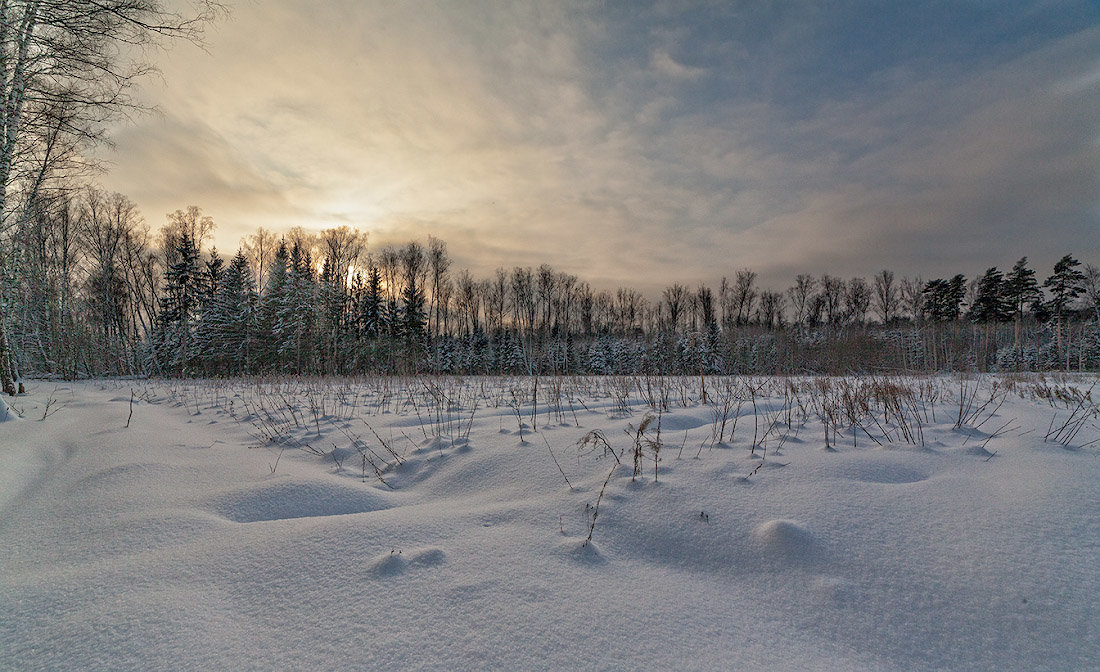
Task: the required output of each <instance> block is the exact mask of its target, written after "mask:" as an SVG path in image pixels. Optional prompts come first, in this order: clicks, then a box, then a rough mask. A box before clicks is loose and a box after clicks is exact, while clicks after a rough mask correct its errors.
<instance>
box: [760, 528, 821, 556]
mask: <svg viewBox="0 0 1100 672" xmlns="http://www.w3.org/2000/svg"><path fill="white" fill-rule="evenodd" d="M752 536H753V539H755V540H756V543H757V544H759V546H760V547H761V548H762V549H763V550H764V552H765V553H766V554H767V555H768V556H770V557H771V558H773V559H777V560H784V561H787V562H804V561H808V560H812V559H813V558H814V557H816V556H817V555H818V547H817V541H816V540H815V539H814V535H813V533H811V532H810V531H809V530H808V529H806V527H805V526H803V525H802V524H801V523H798V522H796V521H793V520H782V519H777V520H769V521H767V522H765V523H761V524H760V525H758V526H757V527H756V529H755V530H753V532H752Z"/></svg>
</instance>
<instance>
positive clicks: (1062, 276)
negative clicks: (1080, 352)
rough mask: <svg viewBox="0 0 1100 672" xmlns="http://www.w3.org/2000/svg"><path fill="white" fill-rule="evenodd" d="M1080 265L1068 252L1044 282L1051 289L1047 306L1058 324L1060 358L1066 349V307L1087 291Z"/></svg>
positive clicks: (1056, 327)
mask: <svg viewBox="0 0 1100 672" xmlns="http://www.w3.org/2000/svg"><path fill="white" fill-rule="evenodd" d="M1080 265H1081V262H1079V261H1077V260H1076V259H1074V258H1073V257H1072V256H1070V255H1068V254H1067V255H1066V256H1064V257H1062V258H1061V259H1060V260H1059V261H1058V263H1056V264H1054V275H1052V276H1050V277H1049V278H1047V279H1046V281H1045V282H1043V287H1046V288H1047V289H1049V290H1050V301H1049V302H1048V303H1047V307H1048V309H1049V310H1050V312H1051V315H1052V316H1053V317H1054V321H1055V325H1056V326H1055V329H1056V330H1057V343H1058V355H1059V357H1058V358H1059V360H1061V358H1062V357H1061V355H1062V353H1063V352H1064V350H1065V349H1064V348H1063V347H1062V345H1063V344H1062V332H1063V325H1064V323H1065V313H1066V309H1068V308H1069V304H1070V302H1071V301H1073V300H1074V299H1076V298H1077V297H1078V296H1080V295H1081V294H1082V292H1084V291H1085V274H1084V273H1082V272H1081V271H1079V270H1077V267H1078V266H1080ZM1068 366H1069V363H1068V361H1067V362H1066V367H1067V368H1068Z"/></svg>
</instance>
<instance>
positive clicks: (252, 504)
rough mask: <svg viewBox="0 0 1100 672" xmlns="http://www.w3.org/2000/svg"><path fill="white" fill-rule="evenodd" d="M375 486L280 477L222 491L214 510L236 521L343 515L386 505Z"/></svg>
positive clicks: (364, 511) (386, 507)
mask: <svg viewBox="0 0 1100 672" xmlns="http://www.w3.org/2000/svg"><path fill="white" fill-rule="evenodd" d="M390 506H391V505H390V503H389V502H387V501H386V499H385V497H384V496H383V494H382V493H381V492H379V491H378V490H377V489H375V488H373V487H371V486H367V485H363V484H358V483H357V484H349V483H343V482H340V481H338V480H319V479H314V480H306V479H298V478H295V479H293V480H291V479H280V480H275V481H265V482H263V483H260V484H257V485H252V486H249V487H247V488H244V489H241V490H236V491H233V492H230V493H228V494H225V495H223V496H221V497H219V498H217V499H216V500H215V501H214V506H213V508H214V511H215V512H216V513H217V514H219V515H221V516H224V517H225V518H228V519H229V520H232V521H234V522H238V523H256V522H262V521H271V520H287V519H293V518H316V517H321V516H343V515H347V514H351V513H368V512H371V511H380V510H382V509H388V508H390Z"/></svg>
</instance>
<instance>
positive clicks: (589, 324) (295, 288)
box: [3, 188, 1100, 377]
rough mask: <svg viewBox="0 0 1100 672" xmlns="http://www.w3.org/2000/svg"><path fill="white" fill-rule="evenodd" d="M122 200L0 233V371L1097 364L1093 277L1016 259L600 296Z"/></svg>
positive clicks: (420, 247) (438, 243) (432, 253)
mask: <svg viewBox="0 0 1100 672" xmlns="http://www.w3.org/2000/svg"><path fill="white" fill-rule="evenodd" d="M213 232H214V222H213V221H212V219H211V218H210V217H207V216H204V215H203V213H202V211H201V210H200V209H199V208H197V207H190V208H187V209H185V210H179V211H176V212H174V213H171V214H170V215H169V216H168V219H167V223H166V224H165V225H164V226H163V227H162V228H161V230H160V231H158V232H153V231H152V230H151V229H150V228H149V226H148V225H147V224H146V223H145V222H144V221H143V218H142V217H141V215H140V213H139V212H138V210H137V208H136V206H135V205H134V203H133V202H131V201H130V200H129V199H128V198H126V197H125V196H123V195H121V194H117V193H116V194H112V193H106V192H103V191H100V190H97V189H94V188H83V189H79V190H66V191H63V192H60V193H58V194H56V195H53V196H51V197H49V198H39V199H37V200H36V201H35V202H34V203H33V204H32V207H31V208H30V210H29V213H28V216H27V217H25V218H24V220H23V221H21V222H20V223H19V225H18V226H16V227H13V228H12V229H11V231H10V233H9V235H7V236H6V237H5V238H4V241H3V243H4V251H5V253H4V259H5V261H6V263H5V266H4V273H5V274H6V277H5V282H4V283H3V287H4V288H5V289H6V292H5V296H4V300H5V305H6V306H7V307H8V309H7V310H6V311H5V312H6V315H7V316H8V323H7V324H6V325H5V326H6V329H7V333H8V334H10V336H11V339H12V347H11V349H10V351H11V353H12V354H11V360H10V365H11V366H12V367H13V370H14V371H20V372H23V373H25V374H33V375H36V376H43V375H45V376H51V375H52V376H64V377H82V376H95V375H132V374H153V375H170V376H219V375H248V374H285V373H290V374H324V375H328V374H359V373H417V372H423V373H455V374H479V373H487V374H493V373H525V374H531V373H558V374H631V373H662V374H686V373H690V374H698V373H706V374H712V373H713V374H717V373H809V372H819V373H820V372H827V373H848V372H868V371H870V372H874V371H939V370H949V369H950V370H1034V369H1055V368H1056V369H1063V370H1082V369H1096V368H1097V367H1100V328H1098V317H1100V271H1098V269H1097V268H1096V267H1094V266H1092V265H1091V264H1086V265H1082V264H1081V263H1080V262H1079V261H1077V260H1076V259H1074V258H1073V257H1072V256H1070V255H1067V256H1065V257H1063V258H1062V259H1061V260H1060V261H1059V262H1058V263H1057V264H1056V265H1055V266H1054V268H1053V269H1052V271H1051V272H1050V274H1049V275H1047V276H1045V277H1040V276H1037V274H1036V271H1035V270H1033V269H1032V268H1030V267H1029V265H1028V260H1027V258H1026V257H1025V258H1022V259H1020V260H1019V261H1017V262H1016V263H1015V264H1014V265H1013V266H1012V268H1011V269H1009V270H1008V271H1001V270H1000V269H998V268H989V269H988V270H986V271H985V272H984V273H982V274H980V275H978V276H977V277H975V278H973V279H970V280H968V279H967V278H966V277H965V276H964V275H962V274H958V275H955V276H953V277H950V278H933V279H927V280H926V279H923V278H920V277H904V278H896V277H895V275H894V273H892V272H891V271H888V270H883V271H881V272H879V273H877V274H876V275H875V276H874V277H873V278H871V279H869V280H868V279H866V278H861V277H855V278H850V279H847V280H845V279H843V278H840V277H836V276H832V275H823V276H821V277H813V276H810V275H805V274H803V275H799V276H797V277H796V278H795V279H794V281H793V283H792V284H791V286H789V287H787V288H784V289H783V290H782V291H778V290H773V289H768V288H763V287H760V286H759V285H758V284H757V276H756V274H755V273H754V272H753V271H751V270H749V269H741V270H737V271H735V272H733V273H731V274H730V277H728V278H722V280H721V282H720V283H719V285H718V286H717V287H716V288H712V287H709V286H706V285H699V286H695V287H689V286H685V285H683V284H679V283H674V284H671V285H669V286H668V287H667V288H665V289H664V291H663V292H661V293H660V295H659V296H654V297H647V296H644V295H643V294H642V293H640V292H638V291H635V290H634V289H631V288H628V287H620V288H618V289H617V290H615V291H607V290H597V289H594V288H593V287H591V286H590V285H589V284H588V283H587V282H586V281H585V280H584V279H582V278H578V277H577V276H575V275H571V274H568V273H563V272H559V271H557V270H555V269H554V268H552V267H551V266H549V265H542V266H539V267H538V268H526V267H515V268H510V269H505V268H500V269H497V271H496V272H495V273H494V274H493V275H492V276H491V277H488V278H475V277H473V276H471V274H470V273H469V272H468V271H466V270H464V269H455V268H454V265H453V263H452V260H451V257H450V256H449V254H448V251H447V245H446V243H445V242H444V241H442V240H440V239H437V238H429V239H428V240H427V241H426V242H424V243H421V242H415V241H414V242H409V243H407V244H405V245H400V246H386V247H382V248H379V249H371V248H369V247H368V246H367V236H366V234H364V233H361V232H359V231H357V230H354V229H351V228H348V227H340V228H334V229H328V230H324V231H321V232H320V233H311V232H307V231H304V230H302V229H295V230H293V231H290V232H288V233H286V234H285V235H277V234H274V233H271V232H269V231H265V230H263V229H261V230H259V231H256V232H255V233H253V234H251V235H249V236H247V237H246V238H245V239H244V240H243V241H242V245H241V247H240V249H238V250H236V251H235V252H234V253H233V254H232V256H228V257H227V256H223V255H222V254H221V253H220V252H218V251H217V250H216V249H213V248H210V247H209V243H210V241H211V239H212V236H213Z"/></svg>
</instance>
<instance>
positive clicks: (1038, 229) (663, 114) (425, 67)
mask: <svg viewBox="0 0 1100 672" xmlns="http://www.w3.org/2000/svg"><path fill="white" fill-rule="evenodd" d="M228 4H229V6H230V12H229V15H228V17H227V18H223V19H221V20H219V21H218V22H217V23H215V24H214V25H213V26H211V27H210V29H209V30H208V32H207V35H206V40H205V45H204V47H203V48H199V47H196V46H193V45H190V44H176V45H172V46H170V47H168V48H166V49H165V50H164V51H162V52H155V53H153V54H152V56H151V57H152V59H153V62H154V63H155V64H156V65H157V66H158V67H159V69H160V76H159V77H157V78H154V79H150V80H147V81H145V82H143V83H142V85H141V86H140V89H139V90H138V91H137V92H136V93H137V96H138V97H139V99H141V100H142V101H143V102H146V103H149V104H153V105H156V106H157V107H158V108H159V111H158V112H157V113H156V114H152V115H145V116H139V117H137V118H135V119H132V120H130V121H128V122H127V123H125V124H120V125H119V126H118V127H117V128H115V129H114V130H113V133H112V136H113V140H114V148H113V149H112V151H111V152H110V154H108V155H106V158H107V160H108V161H109V163H110V166H109V173H107V174H106V175H105V176H104V177H103V178H102V179H101V182H102V184H103V186H104V187H106V188H108V189H110V190H113V191H119V192H122V193H124V194H126V195H128V196H129V197H130V198H131V199H133V200H134V201H135V202H136V203H137V204H138V206H139V207H140V208H141V210H142V212H143V213H144V216H145V218H146V220H147V221H148V222H149V224H150V225H151V226H153V227H154V228H155V227H159V226H160V225H161V224H163V222H164V221H165V219H164V218H165V215H166V213H168V212H171V211H173V210H176V209H180V208H184V207H186V206H189V205H198V206H200V207H201V208H202V209H203V210H204V212H205V213H206V214H209V215H211V216H213V218H214V220H215V222H216V224H217V236H216V243H217V245H218V247H219V249H220V250H221V251H222V252H223V253H229V254H232V252H233V251H235V250H236V248H237V246H238V245H239V243H240V241H241V238H242V237H243V236H245V235H248V234H250V233H252V232H254V231H255V230H256V229H257V228H258V227H261V226H262V227H264V228H267V229H269V230H274V231H276V232H278V231H285V230H287V229H289V228H290V227H294V226H302V227H304V228H306V229H308V230H316V231H320V230H322V229H326V228H332V227H336V226H344V225H346V226H349V227H353V228H357V229H359V230H361V231H363V232H366V233H367V234H368V250H377V249H378V248H380V247H381V246H383V245H387V244H399V243H404V242H406V241H408V240H412V239H418V240H421V241H424V240H426V239H427V236H429V235H434V236H436V237H438V238H441V239H443V240H444V241H446V243H447V245H448V250H449V252H450V253H451V256H452V257H453V258H454V260H455V264H456V266H457V267H464V268H469V269H470V270H471V272H473V273H474V275H475V276H485V275H488V274H489V273H491V272H492V270H493V269H494V268H496V267H498V266H502V267H506V268H509V267H512V266H517V265H521V266H528V265H530V266H537V265H538V264H541V263H549V264H550V265H552V266H553V267H555V268H556V269H558V270H560V271H565V272H569V273H574V274H576V275H578V276H580V277H581V278H583V279H586V280H588V281H589V282H591V283H592V284H593V285H594V286H598V287H607V288H611V287H615V286H617V285H627V286H632V287H635V288H639V289H641V290H649V291H653V290H657V289H659V288H660V287H663V286H665V285H667V284H670V283H672V282H682V283H688V284H693V283H696V282H708V283H713V282H717V280H718V279H719V278H721V277H722V276H732V275H733V274H735V273H736V272H737V270H738V269H742V268H749V269H751V270H754V271H756V272H757V273H758V274H759V277H760V280H761V282H762V284H764V285H765V286H772V287H774V288H777V289H782V288H783V287H785V286H787V285H789V284H790V283H791V282H792V280H793V278H794V276H795V275H796V274H798V273H811V274H814V275H820V274H822V273H830V274H833V275H839V276H842V277H851V276H855V275H863V276H870V275H872V274H874V273H875V272H876V271H878V270H879V269H882V268H889V269H892V270H894V271H895V272H896V273H897V274H898V275H899V276H901V275H922V276H924V277H925V278H926V279H927V278H929V277H939V276H949V275H953V274H955V273H964V274H966V275H968V276H970V277H973V276H975V275H978V274H980V273H981V272H982V271H984V269H985V268H987V267H989V266H999V267H1001V268H1002V269H1004V268H1007V267H1011V266H1012V264H1013V263H1014V262H1015V261H1016V260H1017V259H1018V258H1020V257H1021V256H1025V255H1027V256H1028V257H1029V258H1030V259H1031V260H1032V264H1033V267H1035V268H1036V269H1037V270H1038V272H1039V275H1040V277H1042V276H1044V275H1045V274H1047V273H1049V269H1050V267H1051V266H1052V265H1053V263H1054V262H1055V261H1056V260H1057V259H1058V258H1060V257H1061V256H1062V255H1064V254H1067V253H1073V254H1074V255H1075V256H1077V257H1078V258H1079V259H1080V260H1081V261H1082V262H1088V263H1093V264H1098V265H1100V5H1098V4H1097V3H1095V2H1074V1H1072V0H1066V1H1064V2H1048V1H1037V2H1031V1H1019V0H1014V1H1005V2H997V1H994V0H990V1H984V2H969V1H968V2H938V1H927V2H859V1H852V2H829V3H822V2H817V1H806V2H799V1H791V2H765V1H763V0H752V1H724V2H723V1H718V2H703V1H695V2H689V1H679V0H649V1H639V2H613V1H611V0H586V1H574V0H555V1H554V2H538V1H536V0H531V1H514V2H509V1H506V0H484V1H483V0H437V1H436V0H424V1H420V2H405V1H401V0H393V1H390V0H387V1H386V2H373V1H371V2H361V1H360V0H314V1H312V2H304V1H302V0H264V1H263V2H259V1H258V0H237V1H230V2H229V3H228Z"/></svg>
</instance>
